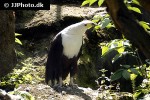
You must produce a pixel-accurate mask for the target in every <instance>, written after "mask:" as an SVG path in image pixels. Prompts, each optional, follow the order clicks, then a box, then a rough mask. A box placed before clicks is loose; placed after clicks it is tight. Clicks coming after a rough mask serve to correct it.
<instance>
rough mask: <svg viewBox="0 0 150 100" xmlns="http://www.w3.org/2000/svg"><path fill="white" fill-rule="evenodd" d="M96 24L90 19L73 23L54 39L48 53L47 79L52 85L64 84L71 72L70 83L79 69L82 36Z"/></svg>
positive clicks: (71, 83)
mask: <svg viewBox="0 0 150 100" xmlns="http://www.w3.org/2000/svg"><path fill="white" fill-rule="evenodd" d="M92 26H94V23H93V22H92V21H90V20H84V21H81V22H78V23H75V24H72V25H70V26H68V27H66V28H65V29H63V30H62V31H60V32H59V33H58V34H57V35H56V36H55V37H54V39H53V40H52V43H51V47H50V51H49V54H48V59H47V64H46V71H45V81H46V83H47V84H48V85H50V86H55V85H59V86H62V84H63V81H62V80H64V79H65V78H66V77H67V75H68V74H69V73H70V85H71V86H73V85H74V83H73V76H74V75H75V73H76V71H77V61H78V58H79V54H80V52H81V46H82V37H83V34H84V33H85V32H86V30H87V29H89V28H91V27H92Z"/></svg>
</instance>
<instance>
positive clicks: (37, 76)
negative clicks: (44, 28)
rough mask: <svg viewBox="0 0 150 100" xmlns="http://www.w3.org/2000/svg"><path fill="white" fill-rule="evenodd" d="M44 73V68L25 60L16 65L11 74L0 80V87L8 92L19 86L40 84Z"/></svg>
mask: <svg viewBox="0 0 150 100" xmlns="http://www.w3.org/2000/svg"><path fill="white" fill-rule="evenodd" d="M41 73H42V74H43V73H44V68H43V67H39V66H34V65H33V64H32V59H30V58H27V59H26V60H25V61H23V62H21V63H20V64H18V65H17V67H16V68H15V69H14V70H13V72H11V73H9V74H8V75H6V76H5V77H2V78H1V79H0V81H1V82H0V87H6V88H7V89H8V90H9V88H11V87H13V88H14V87H18V85H19V84H34V83H39V82H42V81H43V80H44V79H43V78H41V77H42V75H41Z"/></svg>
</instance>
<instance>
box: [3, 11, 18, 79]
mask: <svg viewBox="0 0 150 100" xmlns="http://www.w3.org/2000/svg"><path fill="white" fill-rule="evenodd" d="M0 15H1V18H0V78H1V77H2V76H4V75H6V74H7V73H8V72H10V71H11V70H12V69H13V68H14V67H15V63H16V55H15V50H14V47H15V46H14V45H15V34H14V32H15V18H14V17H15V16H14V13H13V11H7V10H0Z"/></svg>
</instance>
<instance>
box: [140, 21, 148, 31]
mask: <svg viewBox="0 0 150 100" xmlns="http://www.w3.org/2000/svg"><path fill="white" fill-rule="evenodd" d="M139 24H140V25H141V26H142V27H143V28H144V29H145V30H146V31H147V29H150V27H149V23H147V22H144V21H140V22H139Z"/></svg>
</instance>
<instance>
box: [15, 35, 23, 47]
mask: <svg viewBox="0 0 150 100" xmlns="http://www.w3.org/2000/svg"><path fill="white" fill-rule="evenodd" d="M17 36H21V34H19V33H15V42H16V43H18V44H20V45H22V42H21V41H20V40H19V39H18V38H17Z"/></svg>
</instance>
